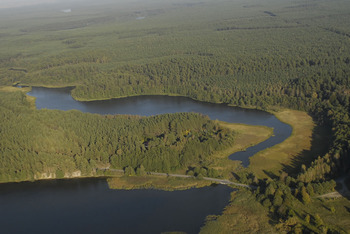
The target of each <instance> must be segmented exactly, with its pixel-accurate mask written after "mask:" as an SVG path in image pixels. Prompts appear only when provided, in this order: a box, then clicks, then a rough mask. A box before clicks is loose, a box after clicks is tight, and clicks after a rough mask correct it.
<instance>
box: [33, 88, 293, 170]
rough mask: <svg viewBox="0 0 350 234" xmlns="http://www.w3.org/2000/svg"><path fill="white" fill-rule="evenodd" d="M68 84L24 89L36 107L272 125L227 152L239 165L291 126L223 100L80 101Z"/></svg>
mask: <svg viewBox="0 0 350 234" xmlns="http://www.w3.org/2000/svg"><path fill="white" fill-rule="evenodd" d="M71 90H72V88H43V87H33V88H32V91H31V92H29V93H28V95H30V96H34V97H36V107H37V109H43V108H47V109H58V110H73V109H75V110H80V111H82V112H89V113H97V114H102V115H106V114H127V115H142V116H151V115H159V114H165V113H176V112H196V113H202V114H204V115H208V116H209V117H210V119H213V120H215V119H217V120H221V121H226V122H230V123H243V124H251V125H262V126H268V127H272V128H273V129H274V136H272V137H270V138H269V139H267V140H266V141H264V142H261V143H260V144H257V145H255V146H252V147H250V148H248V149H246V150H245V151H241V152H237V153H235V154H232V155H230V156H229V158H230V159H232V160H239V161H241V162H242V165H243V166H245V167H247V166H248V165H249V157H251V156H253V155H254V154H256V153H257V152H259V151H261V150H264V149H267V148H269V147H272V146H274V145H276V144H279V143H281V142H282V141H284V140H285V139H287V138H288V137H289V136H290V135H291V133H292V128H291V126H289V125H288V124H285V123H282V122H281V121H279V120H278V119H277V118H276V117H275V116H274V115H272V114H270V113H267V112H264V111H260V110H253V109H244V108H238V107H231V106H227V105H225V104H213V103H207V102H200V101H195V100H192V99H190V98H186V97H178V96H175V97H173V96H135V97H127V98H118V99H110V100H102V101H89V102H80V101H76V100H74V99H73V98H72V96H71V94H70V92H71Z"/></svg>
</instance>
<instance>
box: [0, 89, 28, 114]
mask: <svg viewBox="0 0 350 234" xmlns="http://www.w3.org/2000/svg"><path fill="white" fill-rule="evenodd" d="M30 90H31V88H30V87H24V88H18V87H13V86H0V92H18V91H21V92H23V93H28V92H30ZM26 98H27V101H28V102H29V103H30V105H31V108H33V109H35V97H31V96H28V95H26Z"/></svg>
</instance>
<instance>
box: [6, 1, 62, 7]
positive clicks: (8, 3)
mask: <svg viewBox="0 0 350 234" xmlns="http://www.w3.org/2000/svg"><path fill="white" fill-rule="evenodd" d="M57 1H58V0H0V8H12V7H20V6H30V5H35V4H41V3H54V2H57Z"/></svg>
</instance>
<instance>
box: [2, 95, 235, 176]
mask: <svg viewBox="0 0 350 234" xmlns="http://www.w3.org/2000/svg"><path fill="white" fill-rule="evenodd" d="M0 95H1V98H0V103H1V105H0V107H1V124H0V126H1V140H0V152H1V162H0V165H1V166H0V181H1V182H8V181H23V180H34V179H39V178H41V177H44V178H45V177H50V176H51V177H53V178H63V177H70V176H71V175H72V173H74V172H75V171H80V173H81V175H82V176H92V175H96V173H97V172H96V169H98V168H105V167H107V166H108V167H109V166H111V167H113V168H118V169H125V168H130V169H133V170H135V169H136V168H139V167H142V168H143V170H146V171H154V172H157V171H158V172H170V171H174V170H177V169H184V170H186V169H187V168H188V167H189V166H192V165H201V162H202V161H205V160H206V159H208V158H209V157H210V156H211V154H212V153H213V152H215V151H218V150H222V149H225V148H227V147H228V146H230V145H232V144H233V142H234V132H233V131H231V130H228V129H223V128H221V127H220V126H218V124H217V123H215V122H214V121H212V120H210V119H209V118H208V117H205V116H202V115H200V114H192V113H177V114H164V115H159V116H153V117H140V116H124V115H106V116H100V115H97V114H86V113H81V112H79V111H68V112H63V111H55V110H33V109H31V108H30V104H29V102H28V100H27V99H26V97H25V94H24V93H23V92H21V91H18V92H10V93H8V92H0ZM43 174H45V175H43Z"/></svg>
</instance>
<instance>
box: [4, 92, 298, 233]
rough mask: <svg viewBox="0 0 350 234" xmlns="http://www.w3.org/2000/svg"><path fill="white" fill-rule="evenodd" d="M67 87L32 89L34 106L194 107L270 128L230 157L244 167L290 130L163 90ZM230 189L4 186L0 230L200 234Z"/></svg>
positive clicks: (109, 110)
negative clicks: (91, 96) (105, 92)
mask: <svg viewBox="0 0 350 234" xmlns="http://www.w3.org/2000/svg"><path fill="white" fill-rule="evenodd" d="M70 90H71V89H69V88H64V89H47V88H36V87H33V89H32V91H31V92H30V93H29V95H32V96H35V97H36V106H37V108H38V109H42V108H48V109H59V110H71V109H77V110H80V111H83V112H90V113H99V114H131V115H143V116H150V115H157V114H163V113H174V112H199V113H202V114H205V115H208V116H209V117H210V118H211V119H218V120H223V121H227V122H233V123H245V124H253V125H264V126H268V127H273V128H274V135H275V136H274V137H271V138H270V139H268V140H266V141H265V142H263V143H261V144H259V145H257V146H254V147H251V148H249V149H248V150H247V151H245V152H238V153H236V154H233V155H231V156H230V158H231V159H233V160H241V161H242V164H243V165H245V166H247V165H248V164H249V157H250V156H252V155H253V154H254V153H255V152H258V151H260V150H263V149H266V148H268V147H271V146H273V145H275V144H278V143H280V142H282V141H284V140H285V139H286V138H287V137H288V136H289V135H290V134H291V127H290V126H289V125H286V124H284V123H281V122H280V121H279V120H278V119H277V118H276V117H274V116H273V115H271V114H269V113H266V112H263V111H257V110H247V109H241V108H234V107H228V106H226V105H223V104H210V103H204V102H198V101H194V100H191V99H189V98H184V97H167V96H138V97H130V98H122V99H113V100H106V101H93V102H78V101H75V100H74V99H73V98H72V97H71V95H70ZM232 191H233V189H231V188H229V187H227V186H223V185H220V186H215V187H205V188H200V189H190V190H185V191H174V192H165V191H157V190H131V191H124V190H111V189H109V188H108V185H107V182H106V180H105V179H101V178H100V179H73V180H52V181H38V182H33V183H30V182H24V183H9V184H2V185H0V227H1V232H2V233H161V232H166V231H182V232H187V233H198V232H199V230H200V227H201V226H203V224H204V221H205V217H206V216H208V215H210V214H214V215H215V214H216V215H218V214H221V213H222V211H223V209H224V207H225V206H226V205H227V204H228V201H229V198H230V193H231V192H232Z"/></svg>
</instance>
